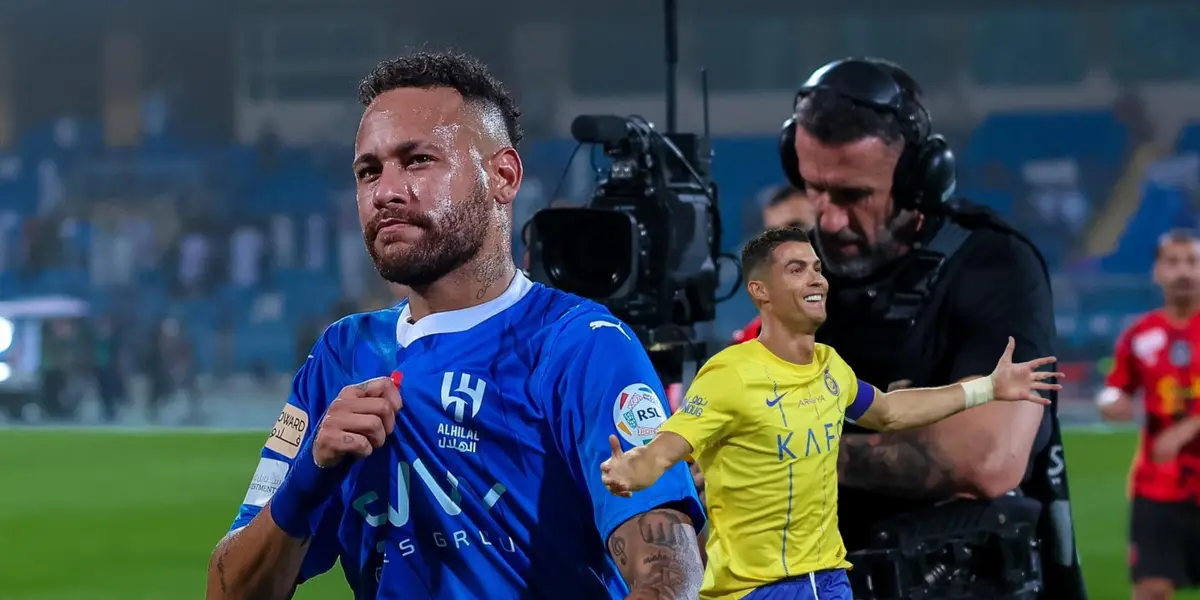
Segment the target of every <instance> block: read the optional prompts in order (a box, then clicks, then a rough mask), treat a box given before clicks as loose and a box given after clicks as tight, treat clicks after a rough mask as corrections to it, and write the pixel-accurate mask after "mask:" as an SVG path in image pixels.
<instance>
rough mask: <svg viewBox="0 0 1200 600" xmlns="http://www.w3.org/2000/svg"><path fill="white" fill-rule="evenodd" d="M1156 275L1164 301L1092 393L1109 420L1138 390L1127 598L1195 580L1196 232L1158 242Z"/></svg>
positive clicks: (1132, 332) (1199, 463) (1123, 343)
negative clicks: (1141, 419)
mask: <svg viewBox="0 0 1200 600" xmlns="http://www.w3.org/2000/svg"><path fill="white" fill-rule="evenodd" d="M1154 282H1155V283H1156V284H1158V286H1159V287H1161V288H1162V291H1163V299H1164V304H1163V307H1162V308H1160V309H1158V310H1155V311H1153V312H1150V313H1147V314H1146V315H1145V316H1143V317H1141V318H1140V319H1138V320H1137V322H1135V323H1134V324H1133V325H1131V326H1130V327H1129V328H1128V329H1126V330H1125V332H1124V333H1122V334H1121V336H1120V338H1118V340H1117V347H1116V351H1115V356H1114V359H1115V362H1114V364H1113V370H1112V373H1110V374H1109V376H1108V380H1107V381H1106V387H1105V388H1104V390H1103V391H1101V392H1100V394H1099V395H1098V396H1097V398H1096V402H1097V404H1098V405H1099V406H1100V412H1101V414H1102V415H1103V416H1104V418H1105V419H1107V420H1111V421H1130V420H1132V419H1133V418H1134V413H1133V396H1134V394H1135V393H1136V392H1138V391H1139V390H1141V392H1142V400H1143V403H1144V405H1145V412H1146V421H1145V424H1144V426H1143V428H1142V435H1141V441H1140V443H1139V447H1138V453H1137V456H1136V457H1135V458H1134V462H1133V473H1132V477H1131V491H1132V495H1133V508H1132V512H1131V516H1130V528H1129V559H1130V567H1131V570H1132V577H1133V582H1134V589H1133V598H1134V600H1166V599H1168V598H1170V597H1171V596H1172V594H1173V593H1174V592H1175V590H1177V589H1182V588H1188V587H1195V586H1198V585H1200V405H1198V403H1197V402H1196V401H1195V399H1196V397H1197V396H1200V362H1197V361H1196V360H1195V356H1196V351H1197V350H1198V349H1200V348H1198V346H1200V314H1198V312H1197V309H1200V238H1198V237H1197V234H1196V233H1193V232H1187V231H1172V232H1169V233H1167V234H1166V235H1164V236H1163V237H1162V238H1161V239H1160V240H1159V244H1158V249H1157V252H1156V255H1155V260H1154Z"/></svg>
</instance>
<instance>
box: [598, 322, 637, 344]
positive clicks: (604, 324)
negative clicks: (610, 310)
mask: <svg viewBox="0 0 1200 600" xmlns="http://www.w3.org/2000/svg"><path fill="white" fill-rule="evenodd" d="M588 326H589V327H591V328H592V331H595V330H597V329H600V328H603V327H612V328H614V329H616V330H617V331H620V332H621V335H623V336H625V339H627V340H629V341H631V342H632V341H633V338H631V337H629V334H628V333H625V328H624V327H621V324H620V323H613V322H612V321H592V322H591V323H589V324H588Z"/></svg>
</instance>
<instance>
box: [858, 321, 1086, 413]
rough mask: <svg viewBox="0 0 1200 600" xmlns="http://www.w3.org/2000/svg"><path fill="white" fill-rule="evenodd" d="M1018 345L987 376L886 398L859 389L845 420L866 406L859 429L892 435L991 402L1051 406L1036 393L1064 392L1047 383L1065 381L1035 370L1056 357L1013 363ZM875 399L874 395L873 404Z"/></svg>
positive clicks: (890, 394) (1010, 343)
mask: <svg viewBox="0 0 1200 600" xmlns="http://www.w3.org/2000/svg"><path fill="white" fill-rule="evenodd" d="M1015 346H1016V342H1015V341H1014V340H1013V339H1012V338H1008V345H1007V346H1005V348H1004V354H1003V355H1001V356H1000V362H998V363H997V364H996V369H995V370H994V371H992V374H991V375H988V376H987V377H981V378H978V379H972V380H970V381H966V382H963V383H956V384H954V385H947V386H942V387H936V388H918V389H907V390H904V389H902V390H896V391H892V392H887V393H883V392H880V391H878V390H876V389H874V388H869V389H868V391H867V393H866V394H865V395H864V394H863V392H862V391H861V390H860V391H859V393H858V398H856V399H855V404H854V405H853V406H852V407H851V409H852V410H851V411H848V412H847V418H850V412H853V408H854V407H855V406H856V405H857V404H858V403H859V402H863V403H864V404H866V406H865V410H863V412H862V414H861V416H859V417H858V419H857V421H856V424H858V425H861V426H863V427H866V428H868V429H874V430H876V431H891V430H895V429H909V428H912V427H920V426H922V425H928V424H930V423H933V422H936V421H940V420H942V419H945V418H946V417H949V416H951V415H954V414H957V413H959V412H962V411H964V410H966V409H968V408H972V407H975V406H981V405H983V404H986V403H988V402H991V401H992V400H1000V401H1008V402H1020V401H1028V402H1033V403H1036V404H1043V405H1044V404H1049V401H1048V400H1046V399H1044V398H1042V397H1041V396H1039V395H1038V394H1037V392H1038V391H1039V390H1040V391H1053V390H1059V389H1061V388H1062V386H1061V385H1059V384H1057V383H1050V382H1048V381H1047V380H1048V379H1051V378H1055V377H1062V376H1063V374H1062V373H1048V372H1044V371H1038V370H1037V369H1038V367H1042V366H1045V365H1048V364H1050V363H1053V362H1054V360H1055V359H1054V357H1043V358H1035V359H1033V360H1031V361H1029V362H1023V363H1016V364H1013V362H1012V354H1013V348H1014V347H1015ZM859 385H860V387H861V386H862V385H866V384H861V383H860V384H859ZM871 396H874V400H872V398H871Z"/></svg>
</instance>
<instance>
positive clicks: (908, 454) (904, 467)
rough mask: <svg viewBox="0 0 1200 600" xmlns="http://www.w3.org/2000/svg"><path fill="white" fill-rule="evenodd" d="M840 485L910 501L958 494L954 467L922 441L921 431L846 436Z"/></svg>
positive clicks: (839, 461) (839, 460)
mask: <svg viewBox="0 0 1200 600" xmlns="http://www.w3.org/2000/svg"><path fill="white" fill-rule="evenodd" d="M838 483H839V484H841V485H844V486H847V487H852V488H862V489H869V490H875V491H878V492H881V493H886V494H890V495H893V496H901V497H908V498H948V497H950V496H952V495H954V493H955V491H956V483H957V482H956V478H955V471H954V466H953V464H952V463H951V462H950V461H949V460H947V459H946V457H944V456H941V454H940V453H939V452H937V450H936V449H934V448H932V447H931V446H929V445H928V444H926V443H925V441H924V440H923V439H922V436H921V432H920V430H908V431H892V432H887V433H882V434H846V435H843V436H842V441H841V449H840V454H839V456H838Z"/></svg>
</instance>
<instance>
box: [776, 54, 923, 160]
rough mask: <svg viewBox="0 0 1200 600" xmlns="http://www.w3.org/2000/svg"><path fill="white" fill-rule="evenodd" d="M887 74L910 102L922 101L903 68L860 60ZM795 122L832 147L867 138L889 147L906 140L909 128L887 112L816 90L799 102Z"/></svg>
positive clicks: (881, 60) (883, 61)
mask: <svg viewBox="0 0 1200 600" xmlns="http://www.w3.org/2000/svg"><path fill="white" fill-rule="evenodd" d="M861 60H864V61H866V62H869V63H871V64H873V65H875V66H876V67H879V68H880V69H883V70H884V71H886V72H887V73H888V74H889V75H891V76H892V78H893V79H895V80H896V83H897V84H899V85H900V88H901V89H903V90H904V91H905V92H906V95H907V96H908V101H910V102H913V103H918V104H919V103H920V102H921V95H922V90H921V86H920V84H918V83H917V81H916V80H915V79H913V77H912V75H909V74H908V73H907V72H906V71H905V70H904V69H903V68H901V67H900V65H898V64H896V63H894V62H891V61H887V60H883V59H879V58H866V59H861ZM796 123H797V124H798V125H799V126H800V127H802V128H804V131H806V132H808V134H809V135H811V136H813V137H814V138H816V139H817V141H818V142H821V143H822V144H825V145H829V146H840V145H842V144H849V143H852V142H857V141H859V140H862V139H866V138H873V137H875V138H879V139H882V140H883V141H885V142H887V143H888V144H889V145H890V144H895V143H897V142H900V141H903V140H904V135H905V132H906V128H905V127H906V126H905V125H904V124H903V123H901V121H900V119H898V118H897V117H896V115H894V114H892V113H891V112H888V111H886V110H880V109H876V108H871V107H869V106H864V105H862V104H859V103H857V102H854V101H853V100H851V99H849V98H847V97H845V96H843V95H841V94H839V93H837V92H835V91H833V90H830V89H826V88H817V89H816V90H813V91H812V92H811V93H810V94H808V95H807V96H804V97H803V98H801V99H799V101H798V102H797V103H796Z"/></svg>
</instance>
